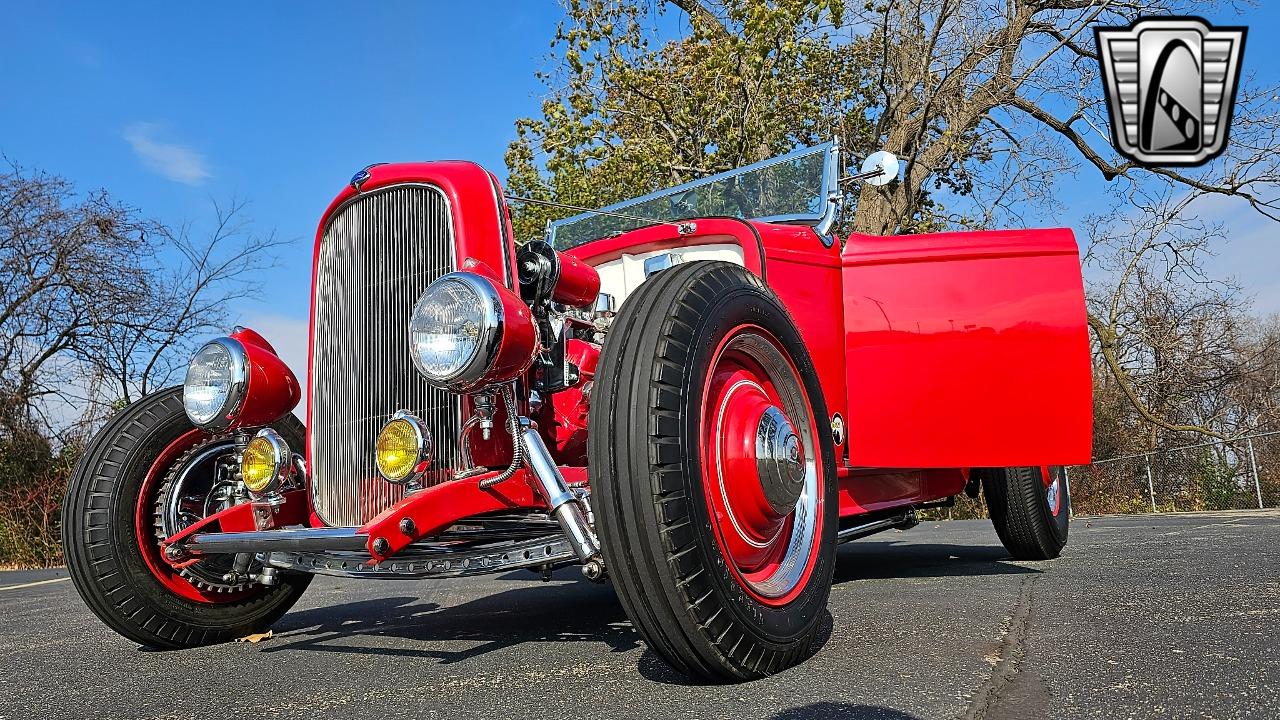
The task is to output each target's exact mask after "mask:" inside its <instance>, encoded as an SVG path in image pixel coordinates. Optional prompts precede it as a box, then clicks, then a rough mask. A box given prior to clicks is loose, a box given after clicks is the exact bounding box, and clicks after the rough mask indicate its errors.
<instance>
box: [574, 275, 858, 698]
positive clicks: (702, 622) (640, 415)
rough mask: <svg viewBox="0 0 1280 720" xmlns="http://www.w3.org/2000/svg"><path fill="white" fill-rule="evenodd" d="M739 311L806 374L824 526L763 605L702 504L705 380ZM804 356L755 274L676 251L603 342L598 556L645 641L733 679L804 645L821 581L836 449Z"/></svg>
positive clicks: (827, 553)
mask: <svg viewBox="0 0 1280 720" xmlns="http://www.w3.org/2000/svg"><path fill="white" fill-rule="evenodd" d="M741 322H750V323H751V324H753V325H756V326H758V327H761V328H764V329H765V330H767V331H768V332H769V333H771V334H772V335H773V336H774V338H775V339H776V340H777V341H778V344H779V346H780V347H781V349H783V350H785V352H786V354H787V355H788V356H789V359H790V361H791V363H792V364H793V366H794V367H795V369H796V370H797V372H798V375H799V378H798V379H799V382H801V383H803V388H804V393H805V394H806V395H807V396H808V398H809V405H810V406H809V408H808V411H809V412H811V413H812V419H813V420H814V425H815V426H816V428H817V431H816V432H814V433H813V435H814V436H816V446H817V447H818V449H819V451H818V452H817V453H815V454H817V455H820V457H819V458H817V461H818V462H817V468H818V473H819V475H818V479H817V490H816V494H817V495H818V496H819V497H821V498H822V501H821V502H822V505H821V508H822V509H821V511H820V512H818V513H817V514H818V516H820V517H821V518H822V525H821V526H820V527H821V530H820V531H817V530H815V531H814V537H813V543H814V544H816V554H815V555H810V557H813V558H815V559H814V560H812V563H813V564H812V572H811V573H810V574H809V575H807V580H806V579H803V578H802V579H801V580H800V581H799V582H798V583H797V584H796V585H795V586H794V588H795V589H794V591H793V592H794V593H798V594H797V595H796V596H795V597H794V599H791V600H789V601H787V604H785V605H767V604H764V603H761V602H759V601H758V600H757V599H756V598H755V597H752V596H751V595H750V594H748V593H747V592H746V591H745V590H744V588H743V586H742V584H741V583H740V582H739V581H737V580H736V579H735V576H734V575H733V574H732V571H731V570H730V569H729V568H728V567H727V562H726V559H725V555H724V554H723V553H722V552H721V550H720V546H719V545H718V544H717V540H716V537H715V535H714V533H715V530H714V529H713V528H712V523H711V520H710V519H709V516H708V501H707V498H706V496H705V494H704V490H703V483H704V481H703V474H702V468H701V459H700V454H699V451H698V444H699V437H700V436H699V431H700V427H699V425H700V424H701V417H702V415H701V404H702V393H701V392H698V391H697V390H696V389H698V388H702V387H703V383H704V381H705V380H706V376H707V372H708V367H707V366H708V363H709V362H711V361H712V357H711V356H712V353H713V350H714V348H716V347H717V343H718V341H719V340H720V339H722V338H724V337H726V336H727V334H728V333H729V332H731V330H732V328H734V327H735V326H737V325H738V324H739V323H741ZM827 418H828V415H827V410H826V405H825V403H824V402H823V399H822V391H821V388H820V386H819V383H818V379H817V375H816V373H815V371H814V369H813V364H812V361H811V360H810V358H809V354H808V352H807V351H806V349H805V345H804V343H803V341H802V340H801V338H800V336H799V333H798V332H797V331H796V329H795V324H794V322H793V321H792V319H791V317H790V315H788V313H787V311H786V309H785V308H784V307H783V306H782V304H781V303H780V302H779V301H778V299H777V298H776V296H774V294H773V293H772V292H771V291H770V290H769V288H768V287H767V286H765V285H764V283H763V282H762V281H761V280H760V279H759V278H757V277H756V276H754V275H752V274H751V273H749V272H747V271H746V270H745V269H743V268H742V267H740V266H737V265H733V264H730V263H724V262H695V263H689V264H683V265H678V266H676V267H674V268H672V269H669V270H665V271H663V272H662V273H660V274H658V275H656V276H654V277H653V278H651V279H649V280H647V281H646V282H645V283H644V284H643V285H641V286H640V288H639V289H638V290H637V291H636V292H635V293H634V294H633V295H632V296H631V297H629V298H628V299H627V301H626V302H625V303H624V305H623V307H622V309H621V312H620V314H619V315H618V317H617V318H616V320H615V322H614V323H613V325H612V327H611V328H610V332H609V335H608V338H607V340H606V341H605V347H604V351H603V353H602V355H601V359H600V364H599V369H598V371H597V373H596V376H595V389H594V391H593V393H592V405H591V416H590V426H589V432H588V438H589V440H588V443H589V445H588V453H589V455H588V457H589V465H590V477H591V485H592V492H593V494H594V497H595V498H596V502H594V503H593V506H594V510H595V513H596V515H597V518H598V522H597V527H598V529H599V534H600V538H601V544H602V546H603V551H604V558H605V565H606V567H607V569H608V573H609V577H610V578H611V579H612V582H613V585H614V587H615V589H616V591H617V593H618V596H619V598H620V600H621V603H622V606H623V608H624V609H625V610H626V612H627V615H628V616H629V617H630V618H631V621H632V623H633V624H634V625H635V627H636V628H637V630H639V632H640V633H641V635H643V637H644V638H645V640H646V641H647V642H648V644H649V646H650V647H651V648H652V649H653V650H654V651H655V652H657V653H658V654H659V655H661V656H662V657H663V658H665V659H666V660H667V661H668V662H670V663H671V665H672V666H674V667H675V668H676V669H677V670H679V671H681V672H683V673H685V674H686V675H689V676H691V677H694V678H701V679H705V680H709V681H715V682H724V681H741V680H749V679H753V678H758V677H762V676H765V675H770V674H773V673H776V672H778V671H781V670H783V669H785V668H787V667H790V666H791V665H794V664H796V663H797V662H799V661H800V660H802V659H803V658H804V657H806V656H807V654H808V652H809V648H810V645H811V644H812V641H813V639H814V636H815V635H816V633H817V630H818V624H819V621H820V619H821V618H822V616H823V615H824V609H825V607H826V603H827V597H828V595H829V593H830V589H831V576H832V570H833V567H834V562H835V548H836V542H835V536H836V530H837V495H836V491H837V485H836V475H835V452H834V448H833V446H832V440H831V436H830V431H829V430H824V429H823V428H826V427H828V425H827V423H828V422H829V420H828V419H827Z"/></svg>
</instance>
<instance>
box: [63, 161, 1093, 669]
mask: <svg viewBox="0 0 1280 720" xmlns="http://www.w3.org/2000/svg"><path fill="white" fill-rule="evenodd" d="M837 157H838V149H837V147H836V146H835V145H834V144H833V143H828V144H826V145H821V146H818V147H815V148H808V149H804V150H800V151H797V152H795V153H792V154H790V155H786V156H783V157H781V158H775V159H773V160H769V161H766V162H764V163H759V164H757V165H754V166H751V167H748V168H744V169H742V170H739V171H734V172H731V173H725V174H723V175H718V176H714V177H710V178H706V179H703V180H699V181H696V182H694V183H689V184H687V185H682V186H679V187H676V188H672V189H670V190H665V191H661V192H658V193H654V194H653V195H649V196H645V197H642V198H637V199H635V200H631V201H627V202H625V203H620V204H618V205H615V206H610V207H608V208H603V209H601V210H595V211H591V212H586V213H583V214H581V215H579V216H575V217H573V218H569V219H567V220H562V221H559V222H556V223H553V224H552V225H551V226H550V228H549V230H548V237H547V240H545V241H544V240H538V241H533V242H529V243H525V244H524V245H523V246H520V247H517V245H516V243H515V242H514V240H515V238H513V236H512V230H511V224H510V220H509V217H508V211H507V204H506V201H507V200H525V201H528V199H526V198H508V197H505V196H504V194H503V191H502V189H501V188H500V186H499V184H498V182H497V180H496V178H495V177H494V176H493V175H492V174H491V173H489V172H487V171H485V170H484V169H483V168H481V167H479V166H478V165H475V164H473V163H469V162H431V163H408V164H383V165H376V166H372V167H369V168H367V169H365V170H362V171H361V172H360V173H358V174H357V175H356V176H355V177H354V178H353V179H352V180H351V182H350V184H349V185H348V186H347V187H346V188H344V189H343V191H342V192H341V193H340V194H339V195H338V197H337V198H336V199H335V200H334V201H333V203H332V204H331V205H330V206H329V208H328V210H327V211H326V212H325V214H324V217H323V219H322V220H321V223H320V228H319V231H318V233H317V236H316V242H315V256H314V271H313V282H312V303H311V340H310V342H311V348H310V360H309V367H308V374H307V379H308V383H307V384H308V387H307V388H306V390H305V391H306V393H307V398H308V402H307V405H306V416H307V422H306V425H305V426H304V425H303V424H302V423H301V422H300V421H299V420H298V419H297V418H296V417H295V416H294V415H293V414H292V412H291V411H292V410H293V408H294V407H295V406H296V405H297V404H298V402H299V400H300V399H301V397H302V392H303V389H302V388H301V387H300V386H299V383H298V381H297V380H296V379H295V376H294V375H293V373H292V372H291V371H290V369H289V368H288V367H286V366H285V364H284V363H283V362H281V360H280V359H279V357H278V356H277V355H276V353H275V351H274V350H273V348H272V346H271V344H270V343H269V342H268V341H267V340H266V339H264V338H263V337H261V336H260V335H258V334H257V333H255V332H254V331H252V330H249V329H246V328H236V329H235V331H234V332H232V333H231V334H230V335H229V336H227V337H223V338H218V339H216V340H213V341H212V342H210V343H208V344H206V345H205V346H203V347H202V348H201V349H200V350H199V351H198V352H197V353H196V354H195V356H194V357H193V359H192V360H191V363H190V365H189V367H188V370H187V374H186V378H185V382H184V384H183V386H182V387H180V388H173V389H170V390H166V391H162V392H159V393H156V394H154V395H151V396H149V397H146V398H144V399H142V400H140V401H139V402H137V403H135V404H133V405H131V406H129V407H128V408H126V409H124V410H123V411H121V412H120V413H118V414H117V415H116V416H115V417H114V418H113V419H112V420H111V421H110V422H109V424H108V425H107V426H106V427H105V428H104V429H103V430H102V431H101V433H100V434H99V435H98V436H97V438H96V439H95V440H94V442H93V443H92V445H91V447H90V448H89V449H88V451H87V452H86V454H85V456H84V458H83V460H82V461H81V463H80V465H79V467H78V469H77V471H76V474H75V477H74V479H73V481H72V483H71V486H70V489H69V490H68V494H67V499H66V505H65V511H64V530H63V533H64V541H65V545H66V554H67V561H68V565H69V567H70V570H71V576H72V578H73V579H74V581H75V585H76V587H77V589H78V590H79V592H80V594H81V595H82V596H83V598H84V600H85V602H86V603H87V604H88V606H89V607H90V608H91V609H92V610H93V611H94V612H95V613H96V614H97V615H98V616H99V617H100V618H101V619H102V620H103V621H104V622H106V623H107V624H108V625H109V626H110V627H111V628H112V629H114V630H116V631H117V632H119V633H120V634H122V635H124V636H125V637H127V638H130V639H132V640H134V641H136V642H139V643H142V644H144V645H148V646H153V647H160V648H179V647H187V646H193V645H199V644H204V643H213V642H219V641H225V640H228V639H232V638H235V637H238V636H241V635H244V634H247V633H251V632H256V631H260V630H262V629H263V628H265V627H267V626H269V625H270V624H271V623H272V622H274V621H275V620H276V619H277V618H279V617H280V616H281V615H282V614H283V613H285V612H286V611H287V610H288V609H289V607H290V606H291V605H293V603H294V602H296V601H297V599H298V598H299V596H300V595H301V594H302V592H303V591H304V590H305V589H306V587H307V585H308V583H309V582H310V580H311V577H312V575H313V574H316V573H320V574H328V575H339V576H346V577H353V578H430V577H449V576H458V575H467V574H477V573H498V572H506V571H510V570H513V569H530V570H533V571H535V572H541V573H543V574H544V576H545V575H549V573H550V571H551V570H552V569H553V568H556V567H559V566H563V565H570V564H578V565H580V566H581V568H582V572H583V573H584V574H585V575H586V577H588V578H590V579H591V580H595V581H608V582H611V583H612V584H613V587H614V588H615V589H616V591H617V594H618V597H619V599H620V600H621V603H622V605H623V607H624V608H625V610H626V612H627V615H628V616H629V617H630V619H631V621H632V622H633V624H634V625H635V627H636V629H637V630H638V631H639V632H640V633H641V635H643V637H644V638H645V639H646V641H647V642H648V643H649V645H650V646H651V647H652V648H653V649H654V650H655V651H657V652H658V653H659V654H661V655H662V656H663V657H664V658H666V659H667V660H668V661H669V662H670V663H671V664H672V665H673V666H675V667H676V668H678V669H679V670H681V671H683V672H685V673H688V674H690V675H692V676H696V677H701V678H707V679H712V680H741V679H749V678H753V677H758V676H761V675H766V674H769V673H773V672H776V671H778V670H780V669H783V668H785V667H788V666H789V665H791V664H794V663H795V662H797V661H799V660H800V659H801V658H803V657H804V656H805V654H806V652H807V650H808V647H809V645H810V642H811V640H812V638H813V637H814V634H815V632H816V629H817V624H818V621H819V618H820V616H821V614H822V609H823V607H824V605H825V603H826V602H827V596H828V593H829V588H830V583H831V577H832V568H833V564H834V561H835V555H836V546H837V545H838V544H839V543H841V542H844V541H847V540H851V539H854V538H859V537H863V536H866V535H869V534H871V533H874V532H877V531H880V530H886V529H890V528H906V527H910V526H911V525H913V524H915V522H916V511H918V510H919V509H921V508H924V507H931V506H938V505H942V504H945V503H947V502H949V501H950V500H953V499H954V498H955V497H956V496H958V495H959V494H961V493H968V494H969V495H971V496H977V495H978V493H979V492H981V493H982V494H983V495H984V496H985V499H986V503H987V505H988V507H989V508H990V513H991V517H992V520H993V522H994V524H995V528H996V531H997V532H998V534H999V536H1000V539H1001V540H1002V541H1003V543H1004V545H1005V546H1006V547H1007V548H1008V550H1009V552H1010V554H1011V555H1013V556H1014V557H1015V558H1020V559H1047V558H1052V557H1055V556H1056V555H1058V553H1059V552H1060V550H1061V549H1062V547H1063V544H1064V543H1065V542H1066V539H1067V522H1068V515H1069V503H1070V500H1069V492H1068V487H1067V483H1066V477H1065V475H1064V472H1063V470H1062V466H1063V465H1067V464H1074V463H1082V462H1087V461H1088V459H1089V450H1090V427H1091V418H1090V413H1091V403H1090V381H1091V379H1090V366H1089V349H1088V341H1087V336H1086V329H1085V309H1084V296H1083V290H1082V285H1081V273H1080V265H1079V258H1078V251H1077V248H1076V245H1075V241H1074V239H1073V236H1072V234H1071V232H1070V231H1069V230H1062V229H1055V230H1015V231H998V232H968V233H939V234H932V235H915V236H897V237H870V236H861V235H854V236H852V237H848V238H846V239H844V241H843V242H840V241H839V239H837V238H836V237H834V236H833V234H832V232H831V230H832V227H833V223H834V221H835V218H836V214H837V212H838V211H839V207H840V193H839V183H840V182H841V180H842V178H839V177H838V171H839V168H840V164H839V162H838V160H837ZM896 164H897V161H896V160H895V159H893V158H892V156H887V155H886V154H878V155H877V156H873V158H872V159H870V161H869V163H868V165H866V166H864V168H863V170H864V172H863V173H861V174H859V175H857V176H855V177H858V178H861V179H863V180H866V181H867V182H869V183H871V184H872V185H879V184H883V183H885V182H888V181H891V180H893V179H894V177H895V176H896ZM843 179H848V178H843ZM868 192H870V190H868Z"/></svg>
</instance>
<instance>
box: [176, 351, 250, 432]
mask: <svg viewBox="0 0 1280 720" xmlns="http://www.w3.org/2000/svg"><path fill="white" fill-rule="evenodd" d="M248 386H249V363H248V356H247V355H246V353H245V349H244V346H243V345H241V344H240V341H238V340H236V339H234V338H229V337H220V338H216V339H214V340H211V341H210V342H208V343H206V344H205V345H204V346H203V347H201V348H200V349H199V350H198V351H196V354H195V355H194V356H193V357H192V358H191V362H190V364H188V365H187V374H186V378H185V379H184V380H183V383H182V407H183V409H184V410H186V413H187V418H188V419H190V420H191V422H192V424H194V425H196V426H197V427H200V428H203V429H205V430H221V429H225V428H227V427H230V425H231V424H232V422H234V421H235V418H236V414H237V413H238V412H239V410H240V406H241V404H242V403H243V402H244V396H245V392H246V390H247V388H248Z"/></svg>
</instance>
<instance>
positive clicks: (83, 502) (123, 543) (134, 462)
mask: <svg viewBox="0 0 1280 720" xmlns="http://www.w3.org/2000/svg"><path fill="white" fill-rule="evenodd" d="M192 427H193V426H192V425H191V421H190V420H188V419H187V416H186V413H185V412H184V411H183V409H182V389H181V388H170V389H168V390H162V391H160V392H157V393H155V394H152V395H148V396H147V397H145V398H142V399H141V400H139V401H137V402H135V403H133V404H132V405H130V406H129V407H127V408H125V409H124V410H122V411H121V412H120V413H119V414H117V415H116V416H115V417H114V418H113V419H112V420H111V422H109V423H108V424H107V426H106V427H105V428H103V429H102V431H101V432H100V433H98V435H97V437H95V438H94V440H93V442H92V443H90V445H89V447H88V448H87V449H86V451H85V454H84V457H82V458H81V460H80V462H79V464H78V465H77V466H76V469H75V472H74V473H73V475H72V478H71V482H70V484H69V486H68V488H67V497H66V500H65V501H64V503H63V526H62V543H63V548H64V552H65V554H66V558H67V569H68V570H69V571H70V574H71V579H72V581H73V582H74V583H75V586H76V589H77V590H78V591H79V592H80V596H81V597H82V598H83V599H84V601H85V604H86V605H88V606H89V609H90V610H92V611H93V613H94V614H95V615H97V616H98V617H99V618H101V619H102V621H103V622H104V623H106V624H107V625H108V626H109V627H110V628H111V629H112V630H115V631H116V632H118V633H120V634H121V635H123V636H124V637H126V638H128V639H130V640H132V641H134V642H137V643H139V644H142V645H146V646H150V647H155V648H164V649H174V648H184V647H193V646H197V645H208V644H212V643H219V642H225V641H228V640H234V639H235V638H238V637H243V636H245V635H248V634H250V633H255V632H261V631H263V630H265V629H266V628H268V627H270V625H271V624H272V623H274V622H275V621H276V620H277V619H279V618H280V616H281V615H283V614H284V613H285V612H286V611H287V610H288V609H289V608H290V607H291V606H292V605H293V604H294V603H295V602H297V600H298V598H299V597H300V596H301V595H302V592H303V590H305V589H306V587H307V585H308V584H309V583H310V582H311V576H310V575H307V574H299V573H281V574H280V576H279V578H280V582H279V584H278V585H276V586H274V587H264V586H256V587H254V588H253V589H252V590H250V591H249V592H248V594H247V595H246V596H243V597H240V598H239V599H237V600H234V601H232V602H224V603H216V604H215V603H205V602H199V601H196V600H192V599H188V598H184V597H180V596H179V595H178V594H176V593H175V592H174V591H173V590H170V589H169V588H168V587H166V586H165V585H164V584H163V583H162V582H161V581H160V580H159V579H158V578H157V577H156V575H155V574H153V573H152V571H151V570H150V569H149V568H148V566H147V564H146V561H145V559H144V558H143V555H142V552H143V551H142V549H141V547H140V542H148V541H152V540H153V538H149V537H148V538H139V537H138V532H137V529H136V524H135V520H136V518H135V512H136V508H137V503H138V494H139V493H140V492H141V490H142V485H143V480H144V479H145V477H146V475H147V472H148V470H149V469H150V467H151V465H152V464H153V462H154V461H155V459H156V458H157V457H158V456H159V455H160V454H161V452H162V451H163V450H164V449H165V448H166V447H168V446H169V445H170V444H171V443H173V442H174V441H175V440H177V439H178V438H179V437H181V436H182V435H183V434H184V433H186V432H188V431H190V430H191V429H192ZM275 429H276V430H277V431H278V432H280V433H281V435H283V436H284V438H285V440H286V441H287V442H289V443H290V446H291V447H302V443H303V441H304V433H303V428H302V423H301V422H299V421H298V420H297V418H295V417H294V416H293V415H289V416H287V417H286V418H285V419H284V420H282V421H280V422H279V423H276V425H275ZM294 443H296V444H294Z"/></svg>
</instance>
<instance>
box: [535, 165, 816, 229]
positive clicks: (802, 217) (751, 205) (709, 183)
mask: <svg viewBox="0 0 1280 720" xmlns="http://www.w3.org/2000/svg"><path fill="white" fill-rule="evenodd" d="M836 169H837V160H836V145H835V143H834V142H828V143H823V144H822V145H815V146H813V147H809V148H803V149H800V150H796V151H795V152H792V153H788V154H787V155H783V156H781V157H776V158H771V159H769V160H765V161H763V162H758V163H756V164H754V165H748V166H747V167H744V168H739V169H737V170H730V171H729V172H725V173H720V174H719V175H712V176H710V177H705V178H702V179H700V180H694V181H693V182H689V183H685V184H683V185H677V186H675V187H672V188H667V189H666V190H659V191H657V192H654V193H650V194H648V195H644V196H642V197H638V198H633V199H631V200H624V201H623V202H620V203H615V204H613V205H610V206H608V207H605V208H601V209H600V210H599V211H592V212H585V213H582V214H581V215H574V216H573V217H570V218H566V219H564V220H557V221H556V222H553V223H551V225H550V228H549V230H548V234H549V236H550V237H549V238H548V239H549V240H550V242H551V244H552V245H554V246H555V247H557V248H559V249H561V250H566V249H568V248H571V247H575V246H578V245H581V244H583V243H585V242H590V241H592V240H597V239H599V238H602V237H608V236H610V235H616V234H618V233H621V232H626V231H627V230H634V229H636V228H638V227H643V226H645V225H653V224H655V223H659V222H671V221H676V220H687V219H689V218H699V217H714V216H724V215H728V216H731V217H739V218H751V219H756V220H769V221H775V222H797V223H806V224H810V225H815V226H823V225H824V224H825V225H826V227H822V229H821V230H820V231H822V232H825V230H826V229H827V227H829V225H830V222H831V221H832V220H834V212H835V207H834V201H833V200H832V195H833V191H834V189H835V184H836ZM601 213H619V215H608V214H601ZM620 215H622V216H627V217H621V216H620ZM828 218H829V219H828Z"/></svg>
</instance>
